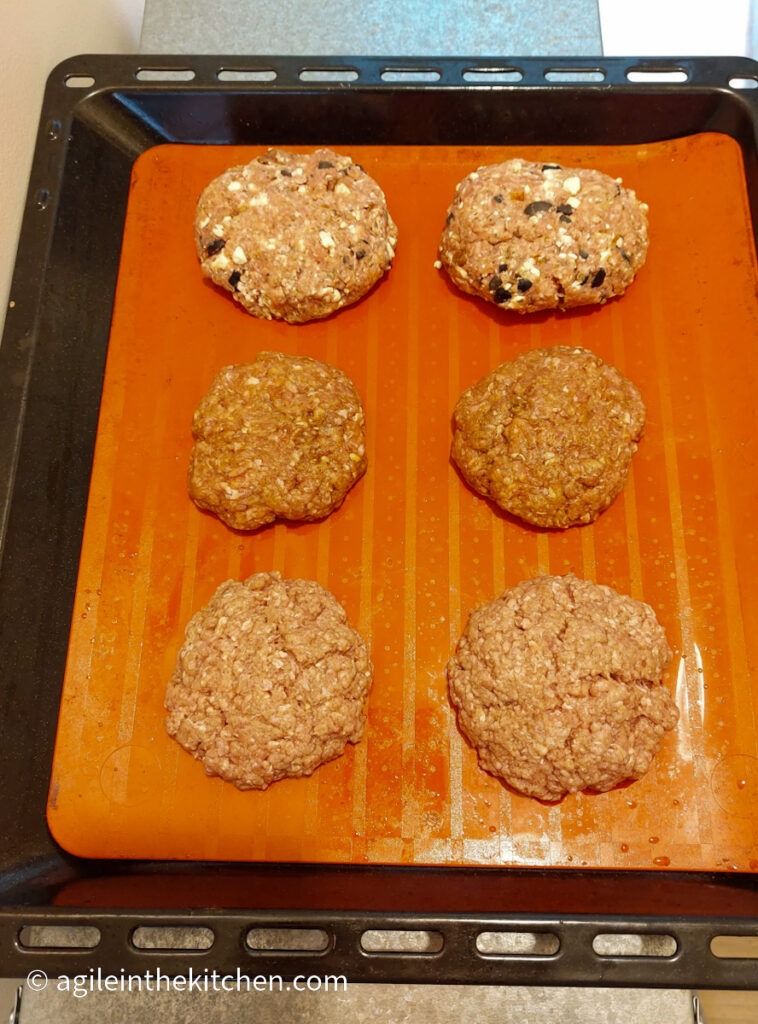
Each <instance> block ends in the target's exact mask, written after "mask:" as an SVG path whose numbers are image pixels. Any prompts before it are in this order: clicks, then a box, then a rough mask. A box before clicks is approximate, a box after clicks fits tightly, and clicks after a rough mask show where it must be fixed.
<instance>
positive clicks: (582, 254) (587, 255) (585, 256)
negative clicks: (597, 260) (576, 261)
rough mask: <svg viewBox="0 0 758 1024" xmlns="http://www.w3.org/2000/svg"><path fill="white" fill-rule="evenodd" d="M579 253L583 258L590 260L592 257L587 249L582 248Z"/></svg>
mask: <svg viewBox="0 0 758 1024" xmlns="http://www.w3.org/2000/svg"><path fill="white" fill-rule="evenodd" d="M579 255H580V256H581V257H582V259H583V260H588V259H589V258H590V254H589V253H588V252H587V250H586V249H580V250H579Z"/></svg>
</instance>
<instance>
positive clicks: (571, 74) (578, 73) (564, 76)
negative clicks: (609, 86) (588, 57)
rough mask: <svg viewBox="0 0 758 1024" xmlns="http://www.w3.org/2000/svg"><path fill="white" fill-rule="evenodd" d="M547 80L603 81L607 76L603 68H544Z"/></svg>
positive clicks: (573, 81) (571, 81)
mask: <svg viewBox="0 0 758 1024" xmlns="http://www.w3.org/2000/svg"><path fill="white" fill-rule="evenodd" d="M544 75H545V80H546V81H547V82H565V83H569V82H570V83H572V84H574V83H581V82H604V81H605V79H606V78H607V76H608V73H607V72H606V70H605V68H545V71H544Z"/></svg>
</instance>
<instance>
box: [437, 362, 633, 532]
mask: <svg viewBox="0 0 758 1024" xmlns="http://www.w3.org/2000/svg"><path fill="white" fill-rule="evenodd" d="M644 429H645V406H644V404H643V402H642V398H641V397H640V394H639V391H638V390H637V388H636V387H635V386H634V384H632V382H631V381H629V380H627V379H626V378H625V377H624V376H623V375H622V374H621V373H619V371H618V370H617V369H616V367H615V366H611V365H610V364H608V363H604V362H603V360H602V359H601V358H600V357H599V356H596V355H595V354H594V353H593V352H589V351H588V350H587V349H583V348H569V347H567V346H562V345H561V346H556V347H555V348H538V349H532V350H531V351H529V352H523V353H522V354H521V355H519V356H517V357H516V358H515V359H512V360H510V361H509V362H506V363H502V364H501V365H500V366H498V367H497V368H496V369H495V370H493V371H492V372H491V373H488V374H487V375H486V376H484V377H482V379H481V380H479V381H478V382H477V383H476V384H474V385H472V387H470V388H468V390H467V391H464V393H463V394H462V395H461V397H460V398H459V399H458V402H457V404H456V407H455V412H454V415H453V443H452V450H451V455H452V459H453V462H454V463H455V464H456V465H457V466H458V468H459V469H460V471H461V473H462V475H463V477H464V479H465V480H466V482H467V483H468V484H469V486H470V487H473V489H474V490H475V491H477V492H478V493H479V494H482V495H484V496H485V497H487V498H490V499H491V500H492V501H494V502H495V503H496V504H497V505H499V506H500V508H502V509H504V510H505V511H506V512H510V513H511V515H515V516H518V517H519V518H520V519H525V520H526V521H527V522H530V523H534V524H535V525H536V526H542V527H553V528H556V527H557V528H560V529H565V528H567V527H569V526H577V525H580V524H583V523H590V522H592V521H593V520H594V519H596V518H597V517H598V516H599V515H600V513H601V512H603V511H604V510H605V509H606V508H608V506H609V505H610V504H611V502H612V501H613V500H614V499H615V498H616V497H617V495H618V494H619V493H620V492H621V490H622V488H623V486H624V483H625V482H626V478H627V475H628V473H629V467H630V465H631V461H632V456H633V455H634V453H635V452H636V450H637V444H638V442H639V440H640V439H641V437H642V433H643V430H644Z"/></svg>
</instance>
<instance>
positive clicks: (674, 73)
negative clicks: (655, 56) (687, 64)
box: [626, 64, 690, 85]
mask: <svg viewBox="0 0 758 1024" xmlns="http://www.w3.org/2000/svg"><path fill="white" fill-rule="evenodd" d="M626 77H627V79H628V81H630V82H636V83H638V84H643V85H655V84H656V83H658V82H667V83H669V84H670V85H674V84H677V83H681V82H687V81H689V77H690V76H689V72H688V71H686V70H685V69H684V68H681V67H672V66H670V65H669V66H662V67H653V66H649V65H646V64H635V65H634V66H633V67H630V68H627V69H626Z"/></svg>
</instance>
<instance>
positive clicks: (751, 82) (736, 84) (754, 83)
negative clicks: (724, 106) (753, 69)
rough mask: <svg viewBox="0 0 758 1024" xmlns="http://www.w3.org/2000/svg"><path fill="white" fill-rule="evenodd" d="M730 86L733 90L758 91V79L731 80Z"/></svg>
mask: <svg viewBox="0 0 758 1024" xmlns="http://www.w3.org/2000/svg"><path fill="white" fill-rule="evenodd" d="M729 85H730V86H731V87H732V89H758V78H750V77H747V78H743V77H738V78H730V79H729Z"/></svg>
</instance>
